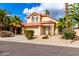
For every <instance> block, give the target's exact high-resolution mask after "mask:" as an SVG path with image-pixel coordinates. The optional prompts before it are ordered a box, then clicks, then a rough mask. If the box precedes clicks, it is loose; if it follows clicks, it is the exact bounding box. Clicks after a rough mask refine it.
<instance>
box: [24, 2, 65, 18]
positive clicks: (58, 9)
mask: <svg viewBox="0 0 79 59" xmlns="http://www.w3.org/2000/svg"><path fill="white" fill-rule="evenodd" d="M46 9H47V10H49V13H50V16H51V17H54V18H58V16H63V15H64V3H52V4H51V3H50V4H49V3H42V4H41V5H40V6H36V7H32V8H31V9H28V8H25V9H24V11H23V13H24V14H27V15H29V14H30V13H33V12H37V13H44V10H46Z"/></svg>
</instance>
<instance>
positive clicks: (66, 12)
mask: <svg viewBox="0 0 79 59" xmlns="http://www.w3.org/2000/svg"><path fill="white" fill-rule="evenodd" d="M68 13H69V12H68V3H65V15H68Z"/></svg>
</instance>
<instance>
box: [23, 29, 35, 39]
mask: <svg viewBox="0 0 79 59" xmlns="http://www.w3.org/2000/svg"><path fill="white" fill-rule="evenodd" d="M24 33H25V37H27V38H28V39H33V36H34V31H33V30H25V32H24Z"/></svg>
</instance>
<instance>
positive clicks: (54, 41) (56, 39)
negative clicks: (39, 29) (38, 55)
mask: <svg viewBox="0 0 79 59" xmlns="http://www.w3.org/2000/svg"><path fill="white" fill-rule="evenodd" d="M0 41H11V42H21V43H33V44H42V45H56V46H67V47H76V48H79V40H77V41H75V42H73V43H71V41H72V40H65V39H61V36H60V35H55V36H52V38H50V39H41V38H39V37H38V38H35V39H33V40H28V39H27V38H26V37H25V36H24V35H16V36H15V37H4V38H1V37H0Z"/></svg>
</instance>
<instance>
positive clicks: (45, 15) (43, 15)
mask: <svg viewBox="0 0 79 59" xmlns="http://www.w3.org/2000/svg"><path fill="white" fill-rule="evenodd" d="M32 15H40V16H41V17H49V16H48V15H47V14H38V13H36V12H33V13H32V14H30V15H29V16H28V17H27V19H29V18H30V16H32Z"/></svg>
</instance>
